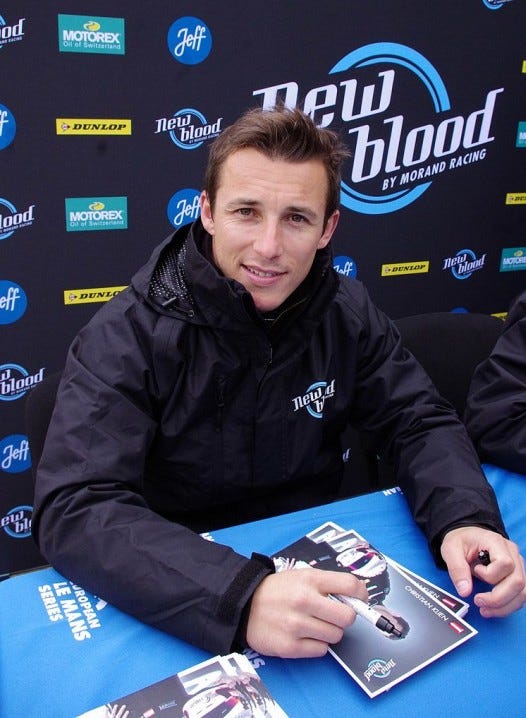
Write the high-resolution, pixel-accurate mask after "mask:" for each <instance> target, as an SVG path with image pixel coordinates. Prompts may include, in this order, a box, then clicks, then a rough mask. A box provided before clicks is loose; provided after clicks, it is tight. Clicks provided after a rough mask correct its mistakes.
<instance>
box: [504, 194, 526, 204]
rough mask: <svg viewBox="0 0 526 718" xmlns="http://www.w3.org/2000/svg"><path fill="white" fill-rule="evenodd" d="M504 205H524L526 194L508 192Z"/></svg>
mask: <svg viewBox="0 0 526 718" xmlns="http://www.w3.org/2000/svg"><path fill="white" fill-rule="evenodd" d="M506 204H526V192H508V194H507V195H506Z"/></svg>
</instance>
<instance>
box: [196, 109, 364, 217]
mask: <svg viewBox="0 0 526 718" xmlns="http://www.w3.org/2000/svg"><path fill="white" fill-rule="evenodd" d="M249 148H251V149H255V150H258V151H259V152H262V153H263V154H264V155H266V156H267V157H269V158H271V159H281V160H288V161H290V162H303V161H306V160H310V159H319V160H321V162H322V163H323V165H324V166H325V169H326V172H327V180H328V190H327V204H326V209H325V221H327V219H328V218H329V217H330V216H331V215H332V214H333V212H335V211H336V210H337V209H338V207H339V204H340V182H341V167H342V164H343V161H344V160H345V158H346V157H348V156H349V154H350V153H349V150H348V148H347V146H346V145H345V144H344V143H343V142H342V141H341V140H340V138H339V136H338V135H337V133H336V132H333V131H332V130H328V129H326V128H321V127H317V126H316V125H315V124H314V122H313V121H312V120H311V119H310V117H309V116H308V115H306V114H305V113H304V112H302V111H301V110H300V109H298V108H288V107H285V106H278V107H275V108H273V109H271V110H263V109H261V108H259V107H258V108H253V109H251V110H248V111H247V112H245V113H244V114H243V115H241V117H239V119H238V120H236V121H235V122H234V123H233V124H232V125H230V126H229V127H227V128H226V129H225V130H224V131H223V132H222V133H221V134H220V135H219V137H218V138H217V139H216V140H215V141H214V142H213V143H212V145H211V147H210V154H209V157H208V165H207V168H206V172H205V186H204V189H205V191H206V193H207V194H208V199H209V201H210V206H211V207H212V208H213V207H214V201H215V198H216V194H217V188H218V184H219V175H220V172H221V168H222V166H223V164H224V163H225V161H226V160H227V159H228V157H230V155H232V154H233V153H234V152H237V151H238V150H242V149H249Z"/></svg>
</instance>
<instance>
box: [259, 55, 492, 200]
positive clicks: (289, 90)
mask: <svg viewBox="0 0 526 718" xmlns="http://www.w3.org/2000/svg"><path fill="white" fill-rule="evenodd" d="M329 76H330V77H331V79H334V80H337V81H338V84H336V83H333V84H326V83H324V84H323V85H320V86H318V87H314V88H312V89H310V90H307V91H305V89H304V88H301V95H302V96H304V97H305V100H304V102H303V109H304V111H305V112H306V113H307V114H308V115H310V116H311V117H312V118H313V120H314V121H315V122H316V123H317V124H318V125H320V126H322V127H327V126H329V125H331V124H333V123H342V124H343V128H344V129H345V130H346V131H347V134H348V136H349V144H350V149H351V159H350V160H349V162H348V165H349V169H347V168H346V169H345V170H344V176H343V181H342V185H341V202H342V204H343V206H345V207H347V208H348V209H350V210H353V211H356V212H360V213H362V214H386V213H389V212H395V211H397V210H400V209H402V208H404V207H407V206H408V205H409V204H411V203H412V202H414V201H415V200H417V199H418V198H419V197H421V196H422V195H423V194H424V192H426V190H427V189H429V187H430V186H431V184H432V181H433V179H434V178H435V177H437V176H439V175H442V174H444V173H446V172H449V171H451V170H456V169H459V168H461V167H464V166H466V165H470V164H473V163H476V162H479V161H481V160H484V159H485V158H486V153H487V148H486V145H487V144H488V143H490V142H492V141H493V140H494V139H495V138H494V137H492V136H491V123H492V119H493V112H494V109H495V104H496V99H497V96H498V95H499V93H501V92H503V91H504V88H502V87H500V88H498V89H494V90H491V91H490V92H487V93H486V97H485V99H484V100H482V103H483V106H482V108H480V106H479V108H477V109H475V110H473V111H470V112H469V113H468V114H466V115H463V114H456V115H453V112H452V107H451V101H450V98H449V94H448V91H447V89H446V86H445V83H444V81H443V80H442V78H441V76H440V74H439V72H438V71H437V69H436V68H435V67H434V66H433V65H432V64H431V63H430V62H429V60H428V59H427V58H426V57H424V56H423V55H422V54H421V53H419V52H417V51H416V50H414V49H413V48H410V47H407V46H405V45H400V44H398V43H391V42H379V43H373V44H370V45H366V46H364V47H361V48H358V49H357V50H353V51H352V52H350V53H348V54H347V55H345V56H344V57H343V58H341V59H340V60H339V61H338V62H337V63H336V64H335V65H334V66H333V67H332V68H331V69H330V70H329ZM252 94H253V95H262V96H263V100H262V104H263V107H264V108H265V109H270V108H271V107H273V106H274V105H276V103H278V102H283V103H284V104H285V105H287V106H288V107H293V106H295V105H297V101H298V97H300V88H299V85H298V83H296V82H291V81H289V82H285V83H281V84H278V85H273V86H271V87H265V88H261V89H258V90H255V91H253V93H252ZM442 118H443V119H442Z"/></svg>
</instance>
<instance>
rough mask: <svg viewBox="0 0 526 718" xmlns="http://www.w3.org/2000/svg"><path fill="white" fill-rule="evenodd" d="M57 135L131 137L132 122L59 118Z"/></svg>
mask: <svg viewBox="0 0 526 718" xmlns="http://www.w3.org/2000/svg"><path fill="white" fill-rule="evenodd" d="M56 127H57V135H131V133H132V127H131V120H123V119H111V120H107V119H93V118H92V119H87V118H81V117H57V120H56Z"/></svg>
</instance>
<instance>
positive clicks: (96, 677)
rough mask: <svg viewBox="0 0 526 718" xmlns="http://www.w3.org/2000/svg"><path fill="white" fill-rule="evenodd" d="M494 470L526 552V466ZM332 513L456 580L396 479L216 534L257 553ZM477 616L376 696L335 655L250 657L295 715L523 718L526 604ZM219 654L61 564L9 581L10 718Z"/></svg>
mask: <svg viewBox="0 0 526 718" xmlns="http://www.w3.org/2000/svg"><path fill="white" fill-rule="evenodd" d="M485 470H486V474H487V476H488V479H489V481H490V483H491V484H492V485H493V487H494V488H495V491H496V493H497V496H498V499H499V503H500V505H501V509H502V513H503V515H504V519H505V522H506V526H507V528H508V531H509V533H510V536H511V537H512V538H513V539H514V540H515V541H516V542H517V543H518V544H519V545H520V547H521V550H522V553H523V555H526V477H525V476H519V475H516V474H510V473H508V472H505V471H502V470H500V469H497V468H495V467H492V466H486V467H485ZM326 520H333V521H335V522H337V523H340V524H341V525H342V526H344V527H346V528H353V529H355V530H356V531H358V532H359V533H361V534H362V535H364V536H365V537H366V538H367V539H368V540H369V541H370V542H371V543H372V544H374V545H376V546H377V547H378V548H379V549H380V550H382V551H384V552H385V553H386V554H387V555H389V556H390V557H391V558H393V559H395V560H397V561H399V562H400V563H402V564H404V565H405V566H407V567H408V568H410V569H412V570H413V571H415V572H416V573H419V574H421V575H423V576H425V577H426V578H427V579H428V580H430V581H432V582H434V583H436V584H438V585H441V586H443V587H444V588H446V589H448V590H452V585H451V583H450V581H449V577H448V576H447V574H446V573H445V572H444V571H441V570H439V569H438V568H437V567H436V566H435V564H434V562H433V560H432V558H431V556H430V554H429V552H428V549H427V545H426V543H425V540H424V539H423V537H422V535H421V534H420V532H419V530H418V529H417V528H416V526H415V524H414V522H413V521H412V519H411V516H410V513H409V511H408V509H407V506H406V503H405V500H404V498H403V496H402V495H401V494H400V493H399V492H396V491H393V492H379V493H376V494H369V495H365V496H360V497H357V498H353V499H347V500H344V501H340V502H337V503H334V504H329V505H327V506H323V507H317V508H314V509H307V510H304V511H299V512H297V513H293V514H288V515H286V516H280V517H275V518H271V519H266V520H264V521H258V522H255V523H252V524H246V525H243V526H237V527H232V528H228V529H222V530H220V531H216V532H214V534H213V538H214V539H215V540H216V541H220V542H222V543H227V544H229V545H231V546H232V547H233V548H235V549H236V550H238V551H240V552H241V553H244V554H246V555H250V553H251V552H252V551H254V550H255V551H260V552H263V553H268V554H270V553H273V552H274V551H276V550H277V549H279V548H281V547H283V546H286V545H287V544H289V543H292V542H293V541H295V540H296V539H297V538H299V537H301V536H302V535H304V534H305V533H306V532H307V531H309V530H311V529H313V528H315V527H316V526H318V525H319V524H321V523H323V522H324V521H326ZM50 587H51V589H52V590H50ZM61 590H63V591H64V594H63V595H64V596H66V597H67V598H68V599H70V600H71V601H72V603H71V604H70V605H71V609H70V611H69V612H68V615H69V620H65V619H64V613H63V610H62V611H60V612H59V611H57V610H56V607H55V606H54V601H55V600H56V596H57V594H58V592H60V591H61ZM59 615H61V616H62V618H57V616H59ZM466 619H467V620H468V621H469V622H470V623H471V624H472V625H473V626H474V627H475V628H476V629H477V630H478V631H479V633H478V635H477V636H475V637H474V638H473V639H472V640H470V641H468V642H467V643H466V644H464V645H462V646H460V647H459V648H458V649H457V650H455V651H453V652H452V653H449V654H448V655H446V656H444V657H443V658H441V659H439V660H438V661H436V662H435V663H433V664H431V665H430V666H427V667H426V668H424V669H423V670H421V671H420V672H418V673H417V674H415V675H414V676H412V677H410V678H409V679H407V680H406V681H404V682H403V683H401V684H399V685H397V686H395V687H393V688H392V689H391V690H390V691H389V692H387V693H384V694H382V695H380V696H378V697H376V698H374V699H371V698H369V697H367V696H366V695H365V693H364V692H363V691H362V689H361V688H360V687H359V686H358V685H357V684H355V682H354V681H353V680H352V679H351V678H350V676H348V675H347V674H346V673H345V671H344V670H343V668H341V667H340V666H339V665H338V664H337V662H336V661H335V660H334V659H333V658H332V657H331V656H330V655H327V656H325V657H324V658H320V659H305V660H282V659H275V658H266V657H261V656H257V655H252V656H250V655H249V657H250V658H251V659H252V661H253V664H254V666H255V667H256V669H257V671H258V673H259V675H260V676H261V678H262V679H263V681H264V682H265V683H266V684H267V686H268V688H269V689H270V691H271V693H272V694H273V695H274V697H275V698H276V700H277V701H278V702H279V703H280V705H281V706H282V707H283V709H284V710H285V711H286V712H287V713H288V714H289V716H290V717H291V718H305V717H310V716H314V717H317V716H319V717H320V718H327V716H340V715H342V716H349V717H351V716H352V717H353V718H355V717H356V716H367V718H375V716H382V717H385V718H387V717H388V718H393V716H417V715H422V716H425V717H426V718H444V716H445V715H447V716H448V718H455V717H456V716H459V718H469V717H470V716H474V715H476V716H480V717H481V718H482V717H484V716H496V715H498V716H508V717H509V718H514V717H515V716H516V717H518V716H521V718H522V716H524V714H525V713H526V680H525V679H526V611H520V612H518V613H516V614H513V615H512V616H510V617H508V618H506V619H493V620H484V619H481V618H480V617H479V615H478V612H477V609H476V608H475V607H471V608H470V610H469V612H468V614H467V616H466ZM208 657H209V655H208V654H207V653H205V652H204V651H201V650H199V649H197V648H194V647H193V646H190V645H188V644H186V643H184V642H182V641H179V640H178V639H176V638H172V637H170V636H167V635H165V634H163V633H161V632H159V631H157V630H155V629H152V628H149V627H147V626H145V625H143V624H141V623H139V622H138V621H136V620H135V619H133V618H131V617H129V616H126V615H124V614H122V613H121V612H119V611H117V610H116V609H114V608H113V607H112V606H109V605H104V604H102V603H100V602H98V600H97V598H96V597H94V596H92V595H90V594H87V593H85V592H84V591H83V590H82V589H81V588H80V587H74V586H72V585H71V584H70V583H69V582H68V581H65V580H64V578H63V577H61V576H60V575H59V574H58V573H56V572H55V571H54V570H53V569H44V570H40V571H34V572H30V573H27V574H24V575H21V576H17V577H13V578H10V579H7V580H6V581H4V582H2V583H0V716H1V717H2V718H3V717H4V716H5V718H7V717H9V718H40V716H46V717H48V716H49V717H52V718H73V716H76V715H78V714H79V713H81V712H83V711H86V710H88V709H89V708H92V707H95V706H96V705H99V704H101V703H103V702H105V701H107V700H111V699H113V698H117V697H119V696H122V695H125V694H127V693H130V692H132V691H135V690H138V689H139V688H142V687H144V686H146V685H148V684H150V683H153V682H155V681H158V680H161V679H163V678H166V677H167V676H170V675H172V674H174V673H176V672H178V671H180V670H182V669H184V668H187V667H190V666H191V665H193V664H195V663H197V662H199V661H201V660H204V659H206V658H208Z"/></svg>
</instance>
